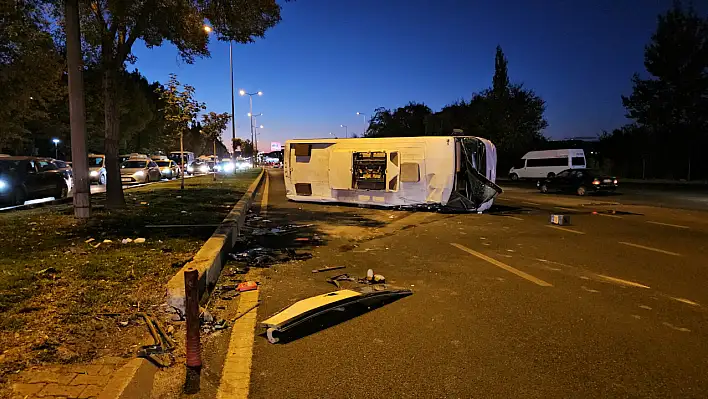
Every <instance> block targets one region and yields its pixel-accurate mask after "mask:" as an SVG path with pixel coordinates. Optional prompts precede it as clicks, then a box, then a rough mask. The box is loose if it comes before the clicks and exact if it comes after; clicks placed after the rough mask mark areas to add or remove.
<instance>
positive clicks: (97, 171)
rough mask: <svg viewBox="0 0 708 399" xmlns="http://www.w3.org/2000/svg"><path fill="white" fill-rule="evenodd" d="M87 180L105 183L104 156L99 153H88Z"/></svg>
mask: <svg viewBox="0 0 708 399" xmlns="http://www.w3.org/2000/svg"><path fill="white" fill-rule="evenodd" d="M88 166H89V182H91V183H98V184H100V185H104V184H106V156H105V155H101V154H89V156H88Z"/></svg>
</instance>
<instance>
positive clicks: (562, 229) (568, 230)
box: [546, 225, 585, 234]
mask: <svg viewBox="0 0 708 399" xmlns="http://www.w3.org/2000/svg"><path fill="white" fill-rule="evenodd" d="M546 227H550V228H552V229H556V230H561V231H567V232H568V233H575V234H585V233H584V232H582V231H578V230H572V229H566V228H565V227H558V226H548V225H547V226H546Z"/></svg>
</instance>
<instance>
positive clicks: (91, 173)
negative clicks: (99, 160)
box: [89, 170, 98, 177]
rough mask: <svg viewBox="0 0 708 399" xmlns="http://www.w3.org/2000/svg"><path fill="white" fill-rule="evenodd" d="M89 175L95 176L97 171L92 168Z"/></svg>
mask: <svg viewBox="0 0 708 399" xmlns="http://www.w3.org/2000/svg"><path fill="white" fill-rule="evenodd" d="M89 176H91V177H96V176H98V171H97V170H92V171H91V172H90V173H89Z"/></svg>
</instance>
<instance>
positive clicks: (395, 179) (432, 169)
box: [284, 136, 502, 212]
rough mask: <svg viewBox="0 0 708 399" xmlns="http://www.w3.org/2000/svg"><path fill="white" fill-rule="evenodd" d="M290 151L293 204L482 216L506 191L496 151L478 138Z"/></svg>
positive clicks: (321, 145) (310, 143)
mask: <svg viewBox="0 0 708 399" xmlns="http://www.w3.org/2000/svg"><path fill="white" fill-rule="evenodd" d="M284 151H285V154H284V160H285V165H284V169H285V188H286V196H287V198H288V199H290V200H294V201H312V202H343V203H351V204H365V205H377V206H387V207H392V206H396V207H398V206H413V207H415V206H429V205H440V206H443V207H447V208H454V209H458V210H467V211H477V212H482V211H485V210H487V209H489V208H490V207H491V206H492V203H493V201H494V198H495V197H496V196H497V195H499V194H500V193H501V192H502V190H501V188H500V187H499V186H497V185H496V184H495V183H494V182H495V180H496V165H497V153H496V147H495V146H494V144H492V142H491V141H489V140H486V139H483V138H479V137H469V136H428V137H389V138H356V139H307V140H290V141H288V142H286V144H285V150H284Z"/></svg>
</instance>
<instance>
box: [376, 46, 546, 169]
mask: <svg viewBox="0 0 708 399" xmlns="http://www.w3.org/2000/svg"><path fill="white" fill-rule="evenodd" d="M507 65H508V61H507V58H506V57H505V55H504V52H503V51H502V48H501V47H499V46H497V49H496V55H495V60H494V66H495V68H494V76H493V79H492V86H491V87H490V88H488V89H485V90H483V91H482V92H480V93H474V94H473V95H472V98H471V99H470V100H469V101H465V100H464V99H462V100H458V101H456V102H454V103H452V104H450V105H447V106H445V107H443V108H442V109H441V110H440V111H439V112H436V113H433V111H432V110H431V109H430V108H429V107H428V106H426V105H425V104H421V103H415V102H411V103H408V104H407V105H406V106H404V107H400V108H397V109H395V110H394V111H391V110H389V109H386V108H378V109H376V111H375V112H374V115H373V117H372V118H371V122H370V125H369V128H368V129H367V131H366V133H365V136H366V137H401V136H426V135H450V134H453V132H454V131H456V130H462V131H463V132H464V134H465V135H472V136H479V137H484V138H488V139H490V140H491V141H493V142H494V143H495V144H496V145H497V147H498V149H499V158H500V163H501V164H502V167H504V166H505V165H506V164H507V163H510V162H512V161H513V160H514V159H515V158H517V157H518V156H520V155H521V153H522V152H525V151H528V150H529V148H530V147H533V146H534V145H536V143H538V142H539V141H542V140H544V138H543V134H542V132H543V129H545V128H546V127H547V126H548V123H547V122H546V120H545V118H544V116H543V114H544V112H545V109H546V104H545V102H544V101H543V99H541V97H539V96H538V95H536V93H535V92H534V91H533V90H530V89H527V88H525V87H524V86H523V85H522V84H516V83H510V79H509V74H508V67H507Z"/></svg>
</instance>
